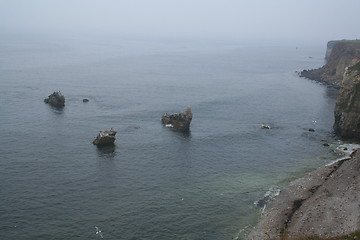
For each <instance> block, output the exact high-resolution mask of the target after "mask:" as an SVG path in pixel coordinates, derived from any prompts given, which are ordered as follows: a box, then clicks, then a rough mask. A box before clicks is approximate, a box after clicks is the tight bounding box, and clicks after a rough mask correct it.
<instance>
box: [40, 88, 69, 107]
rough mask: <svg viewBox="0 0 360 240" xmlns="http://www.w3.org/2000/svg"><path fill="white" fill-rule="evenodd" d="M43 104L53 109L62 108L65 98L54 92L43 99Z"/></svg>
mask: <svg viewBox="0 0 360 240" xmlns="http://www.w3.org/2000/svg"><path fill="white" fill-rule="evenodd" d="M44 102H46V103H48V104H50V105H52V106H54V107H64V106H65V97H64V95H62V94H61V92H54V93H53V94H50V95H49V96H48V97H47V98H45V99H44Z"/></svg>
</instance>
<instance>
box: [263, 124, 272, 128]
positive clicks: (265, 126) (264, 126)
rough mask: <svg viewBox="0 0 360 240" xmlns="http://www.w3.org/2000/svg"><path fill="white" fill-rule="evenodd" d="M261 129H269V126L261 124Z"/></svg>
mask: <svg viewBox="0 0 360 240" xmlns="http://www.w3.org/2000/svg"><path fill="white" fill-rule="evenodd" d="M261 129H271V127H270V126H269V125H265V124H263V125H261Z"/></svg>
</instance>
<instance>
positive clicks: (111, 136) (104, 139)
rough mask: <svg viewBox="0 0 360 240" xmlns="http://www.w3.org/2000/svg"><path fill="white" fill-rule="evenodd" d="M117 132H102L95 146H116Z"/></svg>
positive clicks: (94, 142)
mask: <svg viewBox="0 0 360 240" xmlns="http://www.w3.org/2000/svg"><path fill="white" fill-rule="evenodd" d="M116 133H117V132H116V131H114V130H112V129H111V130H108V131H100V133H99V135H98V136H97V137H96V139H95V140H94V141H93V144H95V145H110V144H114V142H115V139H116V138H115V135H116Z"/></svg>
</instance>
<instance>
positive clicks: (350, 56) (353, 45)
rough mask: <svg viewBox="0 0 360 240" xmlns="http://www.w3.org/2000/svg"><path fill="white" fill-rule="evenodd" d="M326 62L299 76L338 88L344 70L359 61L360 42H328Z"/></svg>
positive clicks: (304, 71)
mask: <svg viewBox="0 0 360 240" xmlns="http://www.w3.org/2000/svg"><path fill="white" fill-rule="evenodd" d="M326 54H327V56H326V57H325V58H327V62H326V64H325V65H324V66H323V67H321V68H318V69H312V70H303V71H302V72H301V73H300V76H302V77H306V78H309V79H312V80H316V81H319V82H324V83H326V84H328V85H331V86H333V87H336V88H340V85H341V81H342V79H343V75H344V72H345V68H346V67H348V66H350V65H353V64H354V63H355V62H356V61H357V60H359V59H360V40H353V41H350V40H349V41H345V40H343V41H330V42H329V43H328V48H327V53H326Z"/></svg>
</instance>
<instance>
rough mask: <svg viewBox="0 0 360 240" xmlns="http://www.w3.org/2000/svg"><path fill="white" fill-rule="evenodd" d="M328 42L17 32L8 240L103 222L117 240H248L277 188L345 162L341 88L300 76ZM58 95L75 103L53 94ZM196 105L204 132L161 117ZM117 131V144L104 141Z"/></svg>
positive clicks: (3, 153) (86, 231) (11, 78)
mask: <svg viewBox="0 0 360 240" xmlns="http://www.w3.org/2000/svg"><path fill="white" fill-rule="evenodd" d="M324 51H325V49H321V48H319V47H318V46H305V47H302V46H296V45H294V44H266V43H263V44H262V45H261V44H260V45H259V44H244V43H236V42H233V43H231V44H229V43H227V44H225V43H221V42H217V43H202V42H198V43H190V42H170V43H169V42H161V41H157V42H156V41H152V42H151V41H140V40H137V41H130V40H121V39H116V40H104V39H102V40H83V41H80V40H74V39H73V40H69V39H67V40H64V41H62V40H61V41H60V40H53V39H52V40H47V39H42V40H41V41H40V40H36V39H21V38H14V39H13V38H6V39H3V41H2V42H1V43H0V100H1V104H0V116H1V117H0V132H1V138H0V159H1V161H0V193H1V195H0V238H1V239H99V238H100V236H99V235H96V234H95V226H98V227H99V228H100V229H101V230H102V234H103V237H104V239H124V240H130V239H134V240H135V239H154V240H155V239H156V240H168V239H184V240H195V239H211V240H219V239H231V238H232V237H236V236H239V237H240V238H242V237H243V235H244V234H246V232H247V231H248V230H249V229H250V228H251V226H253V224H255V223H256V221H257V219H258V216H259V213H260V209H259V208H258V207H256V206H255V205H254V201H256V200H258V199H260V198H261V197H262V196H263V195H264V193H265V192H266V191H267V190H268V189H269V188H270V187H272V186H283V185H285V184H286V183H287V182H288V181H290V180H291V179H293V178H295V177H299V176H301V175H302V174H304V173H305V172H307V171H309V170H311V169H313V168H315V167H318V166H320V165H323V164H325V163H327V162H329V161H330V160H332V159H334V158H335V157H336V156H335V154H334V151H333V149H334V148H335V147H336V143H337V142H336V139H335V138H334V136H333V134H332V123H333V108H334V103H335V96H336V92H335V91H334V90H331V89H328V88H326V87H325V86H322V85H319V84H317V83H314V82H311V81H308V80H305V79H301V78H299V77H297V75H296V74H295V71H296V70H301V69H306V68H314V67H318V66H320V65H322V64H323V57H324ZM309 57H312V58H309ZM57 90H60V91H61V92H62V93H63V94H64V95H65V97H66V106H65V108H63V109H61V110H59V109H55V108H52V107H51V106H49V105H47V104H45V103H44V102H43V99H44V98H45V97H47V96H48V95H49V94H50V93H52V92H53V91H57ZM83 98H88V99H89V100H90V102H89V103H83V102H82V99H83ZM187 106H191V107H192V110H193V115H194V117H193V122H192V124H191V131H190V133H188V134H184V133H181V132H176V131H173V130H172V129H169V128H165V127H163V126H162V125H161V123H160V117H161V115H162V114H164V113H165V112H168V113H171V112H179V111H183V110H185V108H186V107H187ZM262 124H267V125H270V126H271V127H272V129H271V130H263V129H261V128H260V126H261V125H262ZM110 128H114V129H116V130H117V131H118V135H117V140H116V145H115V147H113V148H97V147H96V146H94V145H92V144H91V142H92V140H93V139H94V138H95V137H96V135H97V134H98V132H99V131H100V130H104V129H110ZM309 128H314V129H315V130H316V131H315V132H309V131H308V129H309ZM324 142H327V143H330V144H331V146H330V147H324V146H323V145H322V144H323V143H324Z"/></svg>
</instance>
